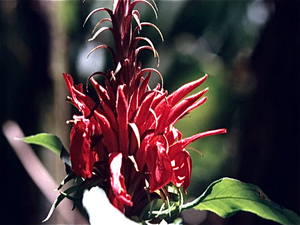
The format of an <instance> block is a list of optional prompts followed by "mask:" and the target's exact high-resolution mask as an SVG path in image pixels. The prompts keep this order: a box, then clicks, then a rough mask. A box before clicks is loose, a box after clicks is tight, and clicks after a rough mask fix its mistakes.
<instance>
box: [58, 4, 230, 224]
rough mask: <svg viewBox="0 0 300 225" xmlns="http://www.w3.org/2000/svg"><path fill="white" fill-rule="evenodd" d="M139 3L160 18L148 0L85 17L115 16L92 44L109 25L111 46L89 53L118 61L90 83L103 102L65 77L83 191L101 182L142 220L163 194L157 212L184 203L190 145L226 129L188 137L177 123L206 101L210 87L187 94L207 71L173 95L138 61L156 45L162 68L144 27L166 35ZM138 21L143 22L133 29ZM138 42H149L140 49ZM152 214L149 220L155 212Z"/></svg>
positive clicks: (111, 197)
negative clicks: (143, 13)
mask: <svg viewBox="0 0 300 225" xmlns="http://www.w3.org/2000/svg"><path fill="white" fill-rule="evenodd" d="M138 3H144V4H147V5H148V6H150V7H151V8H152V10H153V11H154V13H155V16H157V13H156V11H157V6H156V5H155V2H154V1H152V4H151V3H150V2H148V1H146V0H134V1H130V0H114V2H113V9H112V10H110V9H107V8H98V9H95V10H93V11H92V12H91V13H90V14H89V15H88V16H87V18H86V20H85V22H84V25H85V24H86V22H87V20H88V19H89V18H90V17H91V16H92V15H94V14H95V13H97V12H101V11H105V12H107V13H108V14H109V16H110V18H104V19H101V20H100V21H99V22H98V23H97V24H96V26H95V27H94V29H93V32H92V37H91V38H90V39H89V41H92V40H94V39H96V38H98V37H100V34H101V33H102V32H104V31H107V30H109V31H110V32H111V33H112V35H113V39H114V45H115V46H114V48H112V47H110V46H108V45H106V44H101V45H98V46H97V47H95V48H93V49H92V50H91V51H90V52H89V54H88V57H90V55H91V54H92V53H93V52H94V51H96V50H98V49H101V48H104V49H108V50H109V51H110V52H111V55H112V58H113V68H112V69H111V70H107V72H101V71H98V72H95V73H93V74H92V75H91V76H90V77H89V78H88V79H87V84H86V87H87V85H88V83H89V82H91V83H92V86H93V88H94V89H95V91H96V93H97V98H98V99H97V100H96V101H94V100H92V99H91V98H90V97H89V96H88V95H87V94H85V93H83V85H82V84H80V85H74V83H73V79H72V77H71V76H70V75H69V74H64V79H65V82H66V84H67V88H68V90H69V92H70V94H71V97H70V98H69V101H71V103H72V104H74V105H75V106H76V107H77V108H78V109H79V111H80V113H81V115H79V116H77V115H74V116H73V128H72V131H71V135H70V138H71V144H70V157H71V165H72V170H73V171H74V173H75V174H76V175H77V176H79V177H81V178H82V179H83V180H84V181H83V183H82V185H81V188H82V189H84V188H90V187H92V186H95V185H98V186H100V187H101V188H103V190H105V192H106V194H107V196H108V199H109V201H110V202H111V204H112V205H113V206H114V207H115V208H117V209H119V210H120V211H121V212H122V213H124V214H125V215H126V216H127V217H132V216H135V217H136V218H141V216H143V214H144V213H143V211H144V209H146V208H147V207H148V205H150V206H155V202H156V200H157V199H158V198H162V199H163V204H162V205H161V207H160V208H161V209H160V211H158V212H157V213H158V215H160V214H162V213H168V214H170V213H171V211H172V210H173V208H176V207H181V206H180V205H182V193H181V190H180V188H181V187H182V189H183V192H185V193H186V190H187V188H188V186H189V184H190V182H191V170H192V159H191V157H190V155H189V153H188V152H187V151H186V147H187V146H188V145H189V144H190V143H192V142H194V141H196V140H197V139H199V138H202V137H207V136H211V135H215V134H224V133H226V130H225V129H218V130H212V131H207V132H203V133H199V134H195V135H193V136H191V137H186V138H182V134H181V132H180V131H179V130H178V129H176V128H175V127H174V126H175V124H176V122H177V121H178V120H180V119H181V118H182V117H183V116H185V115H186V114H188V113H189V112H190V111H192V110H193V109H195V108H197V107H199V106H200V105H202V104H203V103H204V102H205V101H206V100H207V98H206V97H204V95H205V93H206V92H207V91H208V88H206V89H204V90H202V91H199V92H198V93H196V94H193V95H190V96H189V94H190V93H191V92H192V91H193V90H195V89H196V88H197V87H199V86H200V85H201V84H202V83H203V82H204V81H205V80H206V79H207V75H205V76H203V77H201V78H199V79H197V80H195V81H192V82H190V83H187V84H185V85H183V86H182V87H180V88H179V89H177V90H176V91H175V92H173V93H172V94H170V95H168V92H167V91H165V90H164V89H163V86H164V84H163V78H162V75H161V74H160V72H159V71H158V70H156V69H154V68H142V64H141V63H140V62H139V61H138V56H139V53H140V52H141V51H142V50H151V51H152V52H153V54H154V57H156V58H157V63H158V66H159V54H158V52H157V50H156V48H155V47H154V45H153V43H152V41H151V40H150V39H149V38H147V37H142V36H138V35H139V31H140V30H141V29H142V27H143V26H151V27H153V28H154V29H155V30H156V31H157V32H158V33H159V35H160V37H161V39H162V41H163V40H164V39H163V35H162V33H161V31H160V30H159V28H158V27H156V26H155V25H154V24H152V23H149V22H141V21H140V13H139V12H138V10H136V9H134V8H135V6H136V5H137V4H138ZM133 20H135V21H136V23H137V25H136V26H135V27H134V28H133V26H132V21H133ZM104 22H110V23H111V26H112V27H107V26H102V25H103V23H104ZM140 41H143V42H145V43H146V44H145V45H141V46H140V45H139V44H140V43H139V42H140ZM153 73H155V74H157V75H158V76H159V77H160V79H161V83H160V84H158V85H157V86H156V87H155V88H151V87H150V85H149V83H150V79H151V76H152V74H153ZM95 75H100V76H103V77H104V78H105V85H101V84H99V83H98V82H97V81H96V79H95ZM171 190H177V191H175V192H172V191H171ZM176 201H179V203H176ZM158 208H159V207H158ZM153 209H154V208H153ZM154 212H155V211H153V213H154ZM147 216H148V217H149V219H151V217H153V216H156V215H155V214H153V215H152V214H149V215H147Z"/></svg>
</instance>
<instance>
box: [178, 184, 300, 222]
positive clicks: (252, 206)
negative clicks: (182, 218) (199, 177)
mask: <svg viewBox="0 0 300 225" xmlns="http://www.w3.org/2000/svg"><path fill="white" fill-rule="evenodd" d="M192 207H194V208H195V209H198V210H208V211H211V212H214V213H216V214H218V215H219V216H221V217H223V218H227V217H230V216H232V215H233V214H235V213H236V212H238V211H246V212H251V213H254V214H256V215H258V216H260V217H262V218H264V219H268V220H273V221H275V222H278V223H281V224H300V218H299V216H298V215H297V214H295V213H294V212H293V211H291V210H288V209H285V208H283V207H281V206H280V205H278V204H276V203H275V202H273V201H271V200H270V199H269V198H268V197H267V196H266V195H265V194H264V193H263V191H262V190H261V189H260V188H259V187H257V186H255V185H253V184H248V183H243V182H241V181H238V180H235V179H231V178H222V179H220V180H217V181H215V182H213V183H212V184H211V185H210V186H208V188H207V189H206V191H205V192H204V193H203V194H202V195H201V196H200V197H198V198H197V199H195V200H194V201H192V202H190V203H187V204H185V205H183V208H182V209H187V208H192Z"/></svg>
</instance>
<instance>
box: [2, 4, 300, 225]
mask: <svg viewBox="0 0 300 225" xmlns="http://www.w3.org/2000/svg"><path fill="white" fill-rule="evenodd" d="M156 3H157V6H158V8H159V11H158V20H155V18H154V13H153V12H152V11H151V9H150V7H147V6H146V5H143V4H141V5H138V6H137V8H138V9H139V10H140V13H141V21H151V22H153V23H154V24H156V25H157V26H158V27H159V28H160V30H161V31H162V33H163V35H164V39H165V42H163V43H161V40H160V37H159V35H158V34H157V32H156V31H155V29H153V28H151V27H145V28H143V30H142V31H141V35H144V36H147V37H150V38H151V40H152V41H153V43H154V45H155V47H156V48H157V50H158V52H159V54H160V67H159V68H158V70H159V71H160V72H161V73H162V75H163V77H164V85H165V89H167V90H169V92H172V91H174V90H175V89H176V88H178V87H179V86H181V85H182V84H183V83H186V82H188V81H191V80H195V79H196V78H198V77H200V76H203V75H204V74H205V73H208V74H209V78H208V80H207V81H206V82H205V83H204V84H203V85H202V87H201V88H202V89H204V88H205V87H207V86H209V88H210V90H209V92H208V94H207V96H208V101H207V102H206V103H205V104H204V105H202V106H201V107H200V108H199V109H197V110H195V111H194V112H192V113H191V114H190V115H188V116H186V117H185V118H184V119H183V120H181V121H180V122H178V124H177V127H178V128H179V129H180V130H181V131H182V133H183V135H184V136H185V137H186V136H189V135H192V134H194V133H197V132H201V131H205V130H209V129H216V128H222V127H225V128H227V129H228V134H227V135H222V136H216V137H209V138H206V139H203V140H199V141H197V142H196V143H193V144H192V145H191V147H193V148H195V149H197V150H199V151H201V152H202V153H203V154H204V157H202V156H201V155H200V154H198V153H197V152H195V151H193V150H192V149H190V150H189V152H190V154H191V155H192V158H193V172H192V182H191V185H190V187H189V188H188V194H189V195H188V197H187V199H188V198H193V197H195V196H198V195H200V194H201V193H202V192H203V191H204V190H205V188H206V187H207V186H208V184H210V183H211V182H212V181H214V180H216V179H218V178H220V177H223V176H229V177H233V178H237V179H240V180H241V181H243V182H248V183H253V184H255V185H257V186H259V187H260V188H261V189H262V190H263V191H264V192H265V193H266V194H267V195H268V197H269V198H270V199H272V200H274V201H275V202H277V203H278V204H280V205H282V206H284V207H286V208H288V209H291V210H293V211H295V212H296V213H297V214H298V215H299V214H300V205H299V202H300V193H299V189H300V187H299V169H300V168H299V162H300V160H299V150H300V149H299V147H300V146H299V127H300V126H299V125H300V124H299V115H300V114H299V96H300V95H299V94H300V93H299V62H300V58H299V56H300V55H299V51H300V47H299V40H300V39H299V27H300V24H299V21H300V18H299V9H300V8H299V2H298V1H156ZM100 6H106V7H109V8H111V7H112V2H108V1H89V0H88V1H86V2H85V3H82V2H81V1H33V0H32V1H29V0H19V1H0V7H1V10H0V13H1V14H0V35H1V36H0V84H1V85H2V87H1V89H0V93H1V95H0V105H1V111H0V124H1V125H2V124H3V123H4V122H5V121H7V120H8V119H10V120H14V121H16V122H17V123H18V124H19V125H20V126H21V128H22V129H23V131H24V133H25V135H32V134H35V133H38V132H51V133H54V134H56V135H58V136H59V137H60V138H61V139H62V140H63V143H64V145H65V146H66V147H67V146H68V142H69V140H68V135H69V131H70V128H71V127H70V125H66V124H65V121H66V120H68V119H71V115H72V114H71V113H72V110H73V112H76V111H75V110H74V109H73V108H72V109H71V107H70V106H69V104H67V103H66V102H65V97H66V96H67V95H68V93H67V90H66V87H65V84H64V81H63V77H62V73H64V72H68V73H71V74H72V75H73V76H74V77H75V82H76V83H79V82H85V80H86V78H87V77H88V76H89V75H90V74H91V73H93V72H95V71H97V70H104V71H105V70H106V69H105V68H107V67H111V57H110V55H109V54H108V52H107V51H105V50H103V51H102V50H99V51H96V52H95V53H93V54H92V55H91V57H90V58H89V59H88V60H86V56H87V53H88V52H89V51H90V50H91V49H92V48H93V47H95V46H96V45H98V44H99V43H103V42H104V43H110V44H111V45H112V46H113V44H112V42H111V34H109V32H108V33H103V35H102V36H101V37H100V39H101V42H100V39H98V40H97V41H96V42H91V43H89V42H86V40H87V39H88V38H89V37H91V30H92V27H93V25H95V24H96V23H97V22H98V21H99V19H101V18H103V17H104V16H107V15H106V14H105V13H104V12H103V13H99V14H96V15H95V16H93V17H92V19H91V20H90V21H89V22H88V23H87V25H86V26H85V27H84V28H83V27H82V24H83V21H84V19H85V17H86V16H87V15H88V13H89V12H90V11H91V10H92V9H94V8H96V7H100ZM140 60H141V61H142V63H143V65H144V67H146V66H147V67H149V66H151V67H154V68H155V67H156V64H155V63H156V59H153V58H152V54H151V52H147V51H145V52H142V53H141V55H140ZM99 82H101V80H100V81H99ZM156 82H160V80H159V78H156V77H155V76H153V77H152V83H153V84H152V85H153V86H154V85H155V83H156ZM76 113H77V112H76ZM0 135H1V136H0V148H1V151H0V166H1V171H2V176H1V185H0V187H1V190H0V193H1V194H0V202H1V209H0V223H1V224H39V223H40V222H41V221H42V220H43V219H44V218H45V216H46V214H47V212H48V209H49V208H50V206H51V204H52V202H48V201H47V200H46V199H45V198H44V196H43V195H42V194H41V192H40V191H39V189H38V188H37V187H36V185H35V184H34V183H33V182H32V180H31V179H30V177H29V176H28V175H27V173H26V172H25V171H24V169H23V166H22V164H21V163H20V161H19V160H18V158H17V157H16V155H15V153H14V152H13V150H12V149H11V148H10V146H9V144H8V143H7V141H6V139H5V138H4V136H3V135H2V133H1V134H0ZM33 147H34V146H33ZM34 150H35V152H36V153H37V155H38V156H39V157H40V159H41V160H42V161H43V163H44V164H45V166H46V168H47V169H48V170H49V171H50V173H51V174H52V176H53V177H54V178H55V180H56V181H57V182H60V181H61V180H62V179H63V178H64V176H65V174H64V168H63V165H62V163H61V162H60V160H59V159H58V158H59V157H57V156H56V155H54V153H52V152H49V151H47V150H45V149H39V148H35V147H34ZM49 191H52V189H49ZM198 214H199V213H198ZM71 215H72V213H71V212H70V216H71ZM183 216H184V219H185V224H200V223H199V221H200V220H201V221H202V224H274V223H272V222H270V221H264V220H261V219H259V218H258V217H256V216H254V215H251V214H248V213H238V214H236V215H235V216H233V217H232V218H229V219H226V220H224V219H221V218H219V217H218V216H216V215H213V214H211V213H202V214H201V213H200V214H199V215H195V214H194V212H192V213H191V216H189V215H188V213H186V215H183ZM196 217H197V218H198V217H199V220H198V222H195V221H193V218H196ZM50 223H52V224H53V223H63V221H62V220H61V219H60V218H58V216H56V217H55V213H54V218H52V220H50V221H49V224H50Z"/></svg>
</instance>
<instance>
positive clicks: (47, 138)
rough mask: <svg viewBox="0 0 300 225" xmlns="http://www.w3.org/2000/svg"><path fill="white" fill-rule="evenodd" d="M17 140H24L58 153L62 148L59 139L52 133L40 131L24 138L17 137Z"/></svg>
mask: <svg viewBox="0 0 300 225" xmlns="http://www.w3.org/2000/svg"><path fill="white" fill-rule="evenodd" d="M17 140H22V141H25V142H26V143H28V144H36V145H40V146H43V147H45V148H48V149H50V150H51V151H53V152H54V153H56V154H59V155H60V153H61V151H62V149H63V145H62V143H61V140H60V139H59V138H58V137H57V136H55V135H53V134H46V133H40V134H36V135H32V136H28V137H24V138H18V139H17Z"/></svg>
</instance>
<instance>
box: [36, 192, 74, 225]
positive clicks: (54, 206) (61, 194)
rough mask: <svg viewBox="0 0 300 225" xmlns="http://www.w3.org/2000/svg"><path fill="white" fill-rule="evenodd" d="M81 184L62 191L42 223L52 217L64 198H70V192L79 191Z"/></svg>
mask: <svg viewBox="0 0 300 225" xmlns="http://www.w3.org/2000/svg"><path fill="white" fill-rule="evenodd" d="M78 187H79V186H72V187H70V188H68V189H67V190H65V191H64V192H62V193H60V195H59V196H58V197H57V199H56V200H55V201H54V203H53V204H52V206H51V208H50V210H49V213H48V215H47V216H46V218H45V219H44V220H43V221H42V223H44V222H46V221H47V220H49V219H50V217H51V215H52V214H53V212H54V210H55V209H56V207H57V206H58V205H59V203H61V201H62V200H64V199H65V198H68V197H69V195H70V194H72V193H74V192H76V191H77V189H78Z"/></svg>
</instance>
